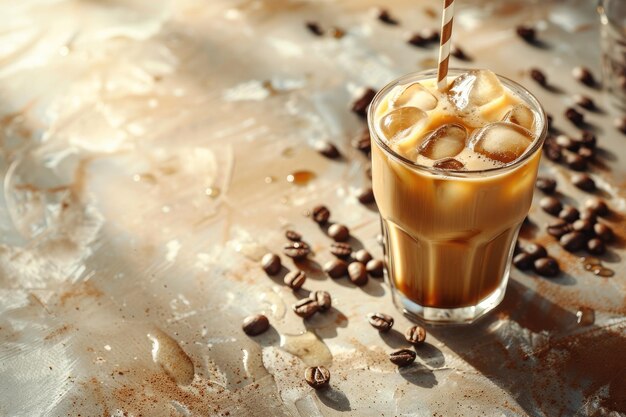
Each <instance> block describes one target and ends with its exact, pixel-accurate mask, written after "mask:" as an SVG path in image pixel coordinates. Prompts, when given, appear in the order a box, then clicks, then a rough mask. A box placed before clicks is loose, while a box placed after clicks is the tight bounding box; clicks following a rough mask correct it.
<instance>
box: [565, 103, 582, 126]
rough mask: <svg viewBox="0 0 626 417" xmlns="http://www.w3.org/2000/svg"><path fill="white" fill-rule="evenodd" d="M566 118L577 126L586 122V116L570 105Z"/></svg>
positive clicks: (566, 111)
mask: <svg viewBox="0 0 626 417" xmlns="http://www.w3.org/2000/svg"><path fill="white" fill-rule="evenodd" d="M565 118H566V119H567V120H569V121H570V122H572V123H573V124H575V125H576V126H580V125H582V124H583V123H584V122H585V116H584V115H583V114H582V113H581V112H579V111H578V110H576V109H575V108H573V107H568V108H567V109H566V110H565Z"/></svg>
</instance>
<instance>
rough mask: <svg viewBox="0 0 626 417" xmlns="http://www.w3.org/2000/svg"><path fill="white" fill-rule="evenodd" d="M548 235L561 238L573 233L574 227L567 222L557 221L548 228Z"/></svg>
mask: <svg viewBox="0 0 626 417" xmlns="http://www.w3.org/2000/svg"><path fill="white" fill-rule="evenodd" d="M547 230H548V234H549V235H551V236H554V237H556V238H560V237H561V236H563V235H564V234H566V233H569V232H571V231H573V230H574V229H573V228H572V225H571V224H569V223H568V222H566V221H565V220H561V219H559V220H557V221H556V222H553V223H550V224H549V225H548V227H547Z"/></svg>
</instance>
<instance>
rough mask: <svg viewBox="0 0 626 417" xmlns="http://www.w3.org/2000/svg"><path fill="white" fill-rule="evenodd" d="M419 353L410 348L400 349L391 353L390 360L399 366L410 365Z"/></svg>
mask: <svg viewBox="0 0 626 417" xmlns="http://www.w3.org/2000/svg"><path fill="white" fill-rule="evenodd" d="M416 357H417V354H416V353H415V352H413V351H412V350H409V349H400V350H397V351H395V352H392V353H390V354H389V360H390V361H391V362H392V363H393V364H394V365H398V366H399V367H403V366H409V365H410V364H412V363H413V362H415V358H416Z"/></svg>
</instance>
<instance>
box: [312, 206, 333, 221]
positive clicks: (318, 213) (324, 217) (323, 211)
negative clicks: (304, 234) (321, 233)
mask: <svg viewBox="0 0 626 417" xmlns="http://www.w3.org/2000/svg"><path fill="white" fill-rule="evenodd" d="M312 214H313V220H314V221H315V223H317V224H319V225H324V224H326V223H328V219H329V218H330V210H328V208H327V207H326V206H316V207H313V213H312Z"/></svg>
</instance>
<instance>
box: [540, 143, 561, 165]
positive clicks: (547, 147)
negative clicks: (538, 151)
mask: <svg viewBox="0 0 626 417" xmlns="http://www.w3.org/2000/svg"><path fill="white" fill-rule="evenodd" d="M543 152H544V155H545V156H546V157H547V158H548V159H549V160H551V161H554V162H558V161H560V160H561V154H562V152H561V147H560V146H559V145H558V144H557V143H556V141H555V140H554V139H550V138H548V139H546V141H545V142H544V143H543Z"/></svg>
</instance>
